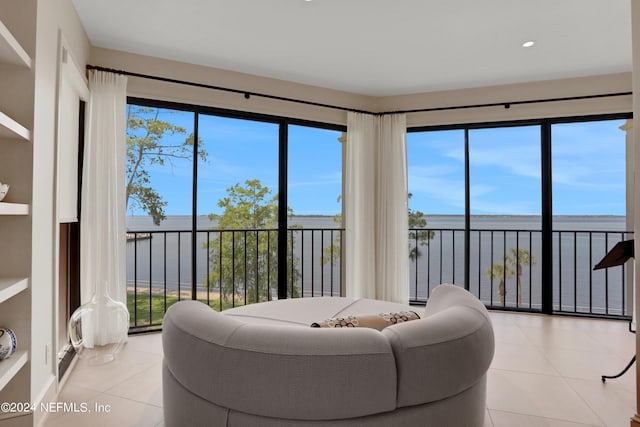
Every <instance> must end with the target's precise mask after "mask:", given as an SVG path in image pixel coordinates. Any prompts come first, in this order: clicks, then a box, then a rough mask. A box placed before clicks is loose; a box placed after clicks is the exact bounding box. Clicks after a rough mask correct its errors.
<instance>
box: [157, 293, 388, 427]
mask: <svg viewBox="0 0 640 427" xmlns="http://www.w3.org/2000/svg"><path fill="white" fill-rule="evenodd" d="M163 347H164V357H165V360H166V361H165V363H166V366H167V368H168V369H169V370H170V372H171V374H172V375H173V377H174V378H175V379H176V381H177V382H179V383H180V384H182V385H183V386H184V387H185V388H187V389H188V390H190V391H191V392H192V393H194V394H195V395H197V396H199V397H201V398H203V399H205V400H208V401H210V402H212V403H214V404H215V405H218V406H221V407H226V408H230V409H232V410H235V411H240V412H243V413H247V414H254V415H259V416H265V417H283V418H291V419H300V420H331V419H341V418H352V417H361V416H366V415H370V414H375V413H378V412H384V411H390V410H393V409H394V408H395V406H396V369H395V361H394V358H393V352H392V350H391V346H390V345H389V342H388V341H387V340H386V338H384V336H382V335H381V334H380V333H379V332H377V331H374V330H371V329H366V328H360V329H356V330H354V329H349V330H347V329H312V328H309V327H308V325H307V326H306V327H290V326H280V325H259V324H252V323H244V322H242V321H240V320H238V319H236V318H234V316H226V315H223V314H220V313H217V312H215V311H213V310H212V309H211V308H209V307H208V306H206V305H205V304H202V303H200V302H197V301H183V302H179V303H176V304H174V305H173V306H171V308H170V309H169V310H168V311H167V314H166V316H165V318H164V324H163ZM196 367H199V369H196ZM203 367H208V368H210V369H205V368H203ZM336 390H341V392H340V393H336Z"/></svg>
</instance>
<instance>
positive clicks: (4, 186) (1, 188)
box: [0, 182, 9, 202]
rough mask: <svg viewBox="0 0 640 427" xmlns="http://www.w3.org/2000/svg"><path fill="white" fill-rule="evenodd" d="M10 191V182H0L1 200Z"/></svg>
mask: <svg viewBox="0 0 640 427" xmlns="http://www.w3.org/2000/svg"><path fill="white" fill-rule="evenodd" d="M8 192H9V184H3V183H1V182H0V202H1V201H2V199H4V196H6V195H7V193H8Z"/></svg>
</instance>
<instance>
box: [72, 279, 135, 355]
mask: <svg viewBox="0 0 640 427" xmlns="http://www.w3.org/2000/svg"><path fill="white" fill-rule="evenodd" d="M128 330H129V310H127V307H126V305H124V304H123V303H121V302H119V301H116V300H114V299H113V298H111V297H110V296H109V293H108V286H107V284H106V283H105V284H103V286H98V289H97V290H96V293H95V294H94V295H93V297H92V298H91V300H90V301H89V302H87V303H85V304H82V305H81V306H80V307H78V308H77V309H76V310H75V311H74V312H73V314H72V315H71V318H70V319H69V338H70V340H71V344H72V345H73V348H74V349H75V351H76V354H77V355H78V356H79V357H80V358H81V359H83V360H87V361H88V363H89V364H91V365H99V364H103V363H108V362H111V361H112V360H114V359H115V356H116V354H117V353H118V352H119V351H120V350H122V346H123V345H124V343H125V342H126V341H127V333H128Z"/></svg>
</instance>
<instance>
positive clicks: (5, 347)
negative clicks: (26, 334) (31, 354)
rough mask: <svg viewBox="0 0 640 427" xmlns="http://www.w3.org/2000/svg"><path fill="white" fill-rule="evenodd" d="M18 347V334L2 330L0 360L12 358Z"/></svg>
mask: <svg viewBox="0 0 640 427" xmlns="http://www.w3.org/2000/svg"><path fill="white" fill-rule="evenodd" d="M17 347H18V340H17V339H16V334H15V333H14V332H13V331H12V330H11V329H9V328H0V360H3V359H8V358H9V357H11V355H12V354H13V353H15V352H16V348H17Z"/></svg>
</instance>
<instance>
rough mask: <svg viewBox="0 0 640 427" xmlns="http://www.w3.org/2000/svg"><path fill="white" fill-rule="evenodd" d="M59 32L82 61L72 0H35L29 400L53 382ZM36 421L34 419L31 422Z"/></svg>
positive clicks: (84, 45) (83, 39) (83, 47)
mask: <svg viewBox="0 0 640 427" xmlns="http://www.w3.org/2000/svg"><path fill="white" fill-rule="evenodd" d="M59 30H62V32H63V34H64V36H65V38H66V40H67V42H68V44H69V45H70V48H71V51H72V53H73V56H74V58H75V59H76V61H77V62H78V64H79V65H80V66H82V67H84V66H85V64H86V59H87V57H88V53H89V42H88V38H87V36H86V34H85V32H84V29H83V27H82V25H81V24H80V21H79V19H78V16H77V14H76V12H75V9H74V8H73V5H72V3H71V0H39V1H38V9H37V33H36V58H35V109H34V129H33V202H32V212H33V218H32V220H33V234H32V251H33V252H32V263H33V264H32V282H31V283H32V309H31V312H32V322H31V328H32V331H31V399H32V402H37V401H39V400H40V399H42V398H43V397H44V394H45V393H46V392H47V391H48V389H50V387H55V385H56V373H57V359H56V357H55V353H54V351H53V350H54V349H53V343H55V341H56V340H55V335H54V331H55V323H56V319H57V317H56V315H55V310H56V308H55V307H54V303H55V298H56V292H57V280H56V277H57V274H55V271H56V259H57V257H56V254H57V241H56V236H57V224H56V221H55V218H56V215H55V211H54V183H55V181H54V159H55V158H56V156H55V154H56V153H55V143H56V141H55V138H56V117H57V116H56V105H57V82H58V76H57V70H58V33H59ZM36 422H37V421H36Z"/></svg>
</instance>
